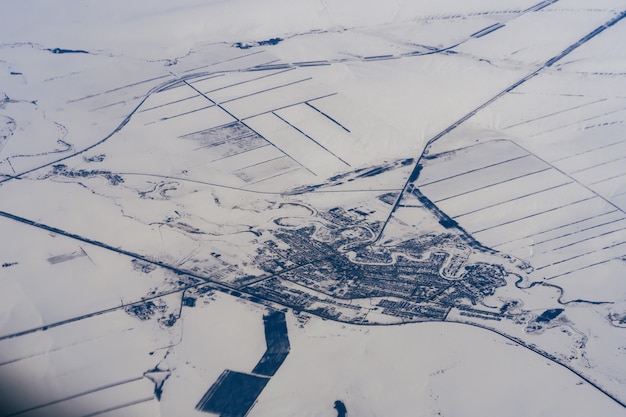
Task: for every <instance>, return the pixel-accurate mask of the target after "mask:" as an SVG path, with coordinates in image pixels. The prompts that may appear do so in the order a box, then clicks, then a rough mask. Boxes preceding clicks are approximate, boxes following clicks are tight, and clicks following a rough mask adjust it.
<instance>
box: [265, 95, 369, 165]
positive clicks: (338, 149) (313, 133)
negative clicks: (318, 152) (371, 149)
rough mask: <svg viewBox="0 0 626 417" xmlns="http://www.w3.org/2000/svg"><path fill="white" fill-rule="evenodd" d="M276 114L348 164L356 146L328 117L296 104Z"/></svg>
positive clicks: (309, 106) (347, 134) (306, 104)
mask: <svg viewBox="0 0 626 417" xmlns="http://www.w3.org/2000/svg"><path fill="white" fill-rule="evenodd" d="M276 114H277V115H278V116H279V117H281V118H282V119H284V120H286V121H287V122H289V123H290V124H291V125H292V126H294V127H295V128H296V129H298V130H299V131H301V132H302V133H304V134H305V135H306V136H308V137H311V138H312V139H313V140H315V141H316V142H317V143H319V144H320V145H321V146H323V147H324V148H326V149H328V150H329V151H330V152H332V153H333V154H334V155H336V156H337V158H338V159H340V160H342V161H344V162H346V163H349V162H350V161H349V159H350V155H351V154H352V153H354V148H355V147H356V146H358V145H357V143H356V140H355V138H354V137H353V136H352V135H350V133H349V131H347V129H346V128H345V127H343V126H341V125H340V124H338V123H337V122H336V121H334V120H333V119H332V118H330V116H328V115H326V114H324V113H321V112H320V111H319V110H317V109H316V108H315V107H313V106H312V105H310V104H309V103H304V104H298V105H297V106H292V107H287V108H286V109H283V110H278V111H276Z"/></svg>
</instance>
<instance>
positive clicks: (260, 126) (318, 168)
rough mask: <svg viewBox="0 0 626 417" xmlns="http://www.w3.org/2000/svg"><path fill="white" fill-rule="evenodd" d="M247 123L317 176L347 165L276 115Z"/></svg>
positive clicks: (261, 117) (266, 115)
mask: <svg viewBox="0 0 626 417" xmlns="http://www.w3.org/2000/svg"><path fill="white" fill-rule="evenodd" d="M246 123H247V124H249V125H250V127H252V128H253V129H254V130H256V131H257V132H258V133H259V134H261V135H262V136H263V137H264V138H266V139H267V140H269V141H270V142H271V143H272V144H273V145H274V146H276V147H277V148H278V149H280V150H281V151H282V152H283V153H285V154H286V155H287V156H289V157H290V158H291V159H293V160H294V161H295V162H297V163H298V164H300V165H302V166H303V167H305V168H306V169H307V170H309V171H310V172H312V173H314V174H316V175H321V176H326V177H327V176H330V175H331V174H333V173H334V172H337V171H339V170H342V169H345V167H346V164H345V163H343V162H341V160H339V159H338V158H337V157H336V156H335V155H333V154H332V153H330V152H329V151H328V150H326V149H324V148H323V147H322V146H320V145H319V144H317V143H315V142H314V141H313V140H311V139H310V138H308V137H307V136H305V135H304V134H302V133H301V132H299V131H298V130H296V129H295V128H294V127H292V126H290V125H289V124H287V123H285V122H284V121H283V120H281V119H280V118H279V117H277V116H275V115H274V114H271V113H268V114H265V115H262V116H258V117H255V118H253V119H249V120H248V121H247V122H246Z"/></svg>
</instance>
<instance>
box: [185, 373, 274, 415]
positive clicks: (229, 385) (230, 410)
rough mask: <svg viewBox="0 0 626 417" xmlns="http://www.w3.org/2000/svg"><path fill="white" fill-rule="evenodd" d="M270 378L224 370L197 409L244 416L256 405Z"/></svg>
mask: <svg viewBox="0 0 626 417" xmlns="http://www.w3.org/2000/svg"><path fill="white" fill-rule="evenodd" d="M268 381H269V378H267V377H261V376H257V375H251V374H244V373H242V372H235V371H230V370H227V371H224V373H223V374H222V375H221V376H220V377H219V378H218V380H217V381H216V382H215V384H213V386H212V387H211V388H210V389H209V390H208V391H207V392H206V394H204V396H203V397H202V399H201V400H200V402H199V403H198V404H197V405H196V410H200V411H204V412H206V413H214V414H218V415H221V416H228V417H244V416H245V415H246V414H248V411H249V410H250V408H252V406H253V405H254V402H255V401H256V399H257V398H258V396H259V395H260V394H261V392H262V391H263V389H264V388H265V385H267V383H268Z"/></svg>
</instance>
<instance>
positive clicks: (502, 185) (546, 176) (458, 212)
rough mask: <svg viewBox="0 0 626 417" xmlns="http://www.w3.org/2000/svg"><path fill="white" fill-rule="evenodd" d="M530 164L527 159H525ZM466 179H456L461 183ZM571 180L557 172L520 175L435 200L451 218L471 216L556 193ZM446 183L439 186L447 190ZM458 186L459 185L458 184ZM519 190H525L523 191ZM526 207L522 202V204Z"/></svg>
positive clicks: (549, 170)
mask: <svg viewBox="0 0 626 417" xmlns="http://www.w3.org/2000/svg"><path fill="white" fill-rule="evenodd" d="M526 161H527V162H528V160H526ZM462 181H463V177H460V178H459V179H457V181H456V182H457V183H459V182H462ZM571 182H572V181H571V180H570V179H569V178H567V177H566V176H565V175H563V174H561V173H560V172H558V171H556V170H551V169H548V170H544V169H542V170H541V171H539V172H533V173H530V174H527V175H523V174H522V175H520V176H518V177H516V178H514V179H511V180H508V181H506V180H502V181H501V182H499V183H497V184H494V185H487V186H484V187H483V188H479V189H477V190H472V191H469V192H466V193H463V194H460V195H457V196H454V197H450V198H446V199H443V200H439V201H435V202H436V203H437V205H438V206H439V207H440V208H441V209H443V210H444V211H446V212H447V213H448V215H450V216H452V217H457V216H463V215H465V214H468V213H472V212H475V211H479V210H482V209H485V208H486V207H495V206H497V205H502V204H505V203H507V202H515V201H518V200H523V199H524V196H530V195H532V194H535V193H539V192H543V191H545V190H548V191H549V190H556V189H558V188H559V187H563V186H564V185H566V184H568V183H571ZM447 186H448V184H447V183H446V182H444V183H440V184H439V187H441V188H446V187H447ZM457 186H458V184H457ZM520 190H523V191H522V192H520ZM519 203H520V204H523V203H524V202H523V201H519Z"/></svg>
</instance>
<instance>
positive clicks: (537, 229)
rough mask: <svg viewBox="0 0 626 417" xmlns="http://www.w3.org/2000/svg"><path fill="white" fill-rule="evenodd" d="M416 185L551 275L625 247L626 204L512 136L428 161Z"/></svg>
mask: <svg viewBox="0 0 626 417" xmlns="http://www.w3.org/2000/svg"><path fill="white" fill-rule="evenodd" d="M520 151H521V152H520ZM579 166H580V165H579ZM420 184H421V186H420ZM416 185H417V186H418V187H419V188H420V191H421V192H422V193H423V194H424V195H426V196H427V197H428V198H430V199H431V201H433V202H434V203H435V204H436V205H437V206H438V207H439V208H440V209H441V210H443V211H444V212H445V213H446V214H448V215H449V216H450V217H452V218H453V219H454V220H455V221H457V222H458V224H459V225H460V226H461V227H463V228H464V229H465V230H466V231H467V232H469V233H471V234H472V235H473V236H474V237H475V238H476V239H477V240H479V241H480V242H481V243H483V244H484V245H486V246H489V247H493V248H494V249H497V250H499V251H502V252H504V253H509V254H512V255H514V256H517V257H519V258H522V259H526V260H528V261H530V263H531V265H532V266H533V267H534V268H535V271H536V272H535V273H536V274H539V276H541V277H543V278H546V279H547V278H552V277H556V276H559V275H562V274H570V273H572V272H574V271H576V270H579V269H585V268H589V267H590V266H592V265H595V264H598V263H602V262H608V261H609V260H611V259H615V258H617V257H620V256H623V255H624V254H626V216H625V215H624V213H623V211H621V210H620V209H618V208H617V207H616V206H615V205H612V204H611V203H610V202H609V201H606V200H604V199H603V197H602V196H600V195H598V194H596V193H594V191H592V190H590V189H589V188H587V187H585V186H584V185H582V184H579V183H578V182H576V181H575V178H571V177H569V176H568V175H567V174H566V173H564V172H561V171H559V170H557V169H555V168H554V167H551V166H550V165H548V164H547V163H545V162H543V161H541V160H540V159H539V158H537V157H536V156H534V155H531V154H529V153H527V152H526V151H523V150H522V149H521V148H519V147H517V146H516V145H515V144H513V143H510V142H504V141H497V142H488V143H483V144H480V145H476V146H474V147H472V148H468V149H464V150H461V151H457V152H454V153H448V154H445V155H442V156H438V157H435V158H433V159H429V160H426V161H425V162H424V167H423V169H422V172H421V173H420V177H419V178H418V180H417V182H416Z"/></svg>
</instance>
